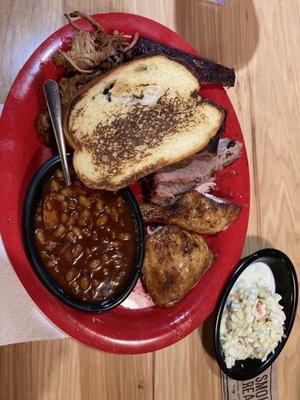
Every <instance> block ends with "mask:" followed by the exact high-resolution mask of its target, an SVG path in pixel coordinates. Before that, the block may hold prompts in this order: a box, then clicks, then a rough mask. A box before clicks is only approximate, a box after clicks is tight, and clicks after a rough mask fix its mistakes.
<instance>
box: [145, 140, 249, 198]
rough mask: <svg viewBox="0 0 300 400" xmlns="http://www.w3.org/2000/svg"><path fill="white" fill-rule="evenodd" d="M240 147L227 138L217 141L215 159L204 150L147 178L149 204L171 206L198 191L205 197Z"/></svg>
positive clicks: (236, 156)
mask: <svg viewBox="0 0 300 400" xmlns="http://www.w3.org/2000/svg"><path fill="white" fill-rule="evenodd" d="M241 149H242V144H241V143H240V142H237V141H233V140H231V139H228V138H224V139H220V141H219V144H218V151H217V154H216V155H212V154H211V153H210V152H208V151H207V150H205V151H201V152H200V153H197V154H195V155H194V156H192V157H189V158H188V159H186V160H184V161H183V162H180V163H177V164H175V165H172V166H168V167H166V168H163V169H162V170H160V171H158V172H156V173H155V174H153V175H152V176H151V177H149V178H148V181H147V185H148V190H149V189H150V191H151V198H150V200H151V202H152V203H155V204H161V205H165V204H173V203H174V202H175V201H176V200H177V198H178V197H179V196H180V195H182V194H183V193H185V192H187V191H189V190H191V189H193V188H195V187H196V186H198V187H200V189H199V191H201V192H202V193H205V192H207V191H209V189H211V188H212V187H213V185H214V178H213V176H214V174H215V173H216V172H218V171H221V170H222V169H223V168H224V167H226V166H227V165H229V164H231V163H232V162H233V161H235V160H236V159H237V158H239V157H240V155H241Z"/></svg>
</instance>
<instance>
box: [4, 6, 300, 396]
mask: <svg viewBox="0 0 300 400" xmlns="http://www.w3.org/2000/svg"><path fill="white" fill-rule="evenodd" d="M74 9H80V10H82V11H85V12H87V13H96V12H106V11H127V12H133V13H137V14H141V15H144V16H147V17H149V18H152V19H154V20H157V21H159V22H161V23H163V24H165V25H167V26H169V27H170V28H172V29H174V30H176V31H177V32H179V33H180V34H181V35H183V36H184V37H185V38H186V39H188V40H189V41H190V42H191V43H192V44H193V45H194V46H195V47H196V48H198V49H199V50H200V51H201V52H202V54H204V55H205V56H207V57H209V58H212V59H214V60H216V61H218V62H220V63H224V64H225V65H228V66H233V67H235V68H236V73H237V84H236V86H235V87H234V88H232V89H230V90H228V94H229V96H230V98H231V100H232V102H233V104H234V106H235V110H236V112H237V115H238V117H239V120H240V123H241V126H242V130H243V132H244V135H245V140H246V144H247V151H248V157H249V165H250V170H251V201H252V203H251V211H250V223H249V230H248V237H247V241H246V245H245V251H244V252H245V254H249V253H250V252H253V251H255V250H257V249H259V248H263V247H269V246H273V247H276V248H279V249H281V250H283V251H284V252H286V253H287V254H288V255H289V256H290V257H291V259H292V260H293V261H294V263H295V265H296V267H297V268H298V271H299V268H300V256H299V254H300V211H299V210H300V204H299V203H300V172H299V171H300V157H299V149H300V134H299V129H300V128H299V127H300V112H299V111H300V83H299V82H300V80H299V72H300V49H299V37H300V24H299V21H300V11H299V10H300V1H299V0H276V1H270V0H269V1H267V0H255V1H251V0H230V1H229V3H228V4H226V5H224V6H218V5H214V4H212V3H209V2H207V1H201V0H164V1H160V0H151V1H147V0H140V1H135V0H124V1H121V0H119V1H100V0H99V1H97V0H86V1H83V0H82V1H79V0H52V1H50V0H49V1H45V0H29V1H28V0H1V14H0V37H1V43H2V45H1V58H0V66H1V80H0V102H3V101H4V99H5V96H6V94H7V92H8V90H9V87H10V85H11V84H12V82H13V80H14V78H15V77H16V74H17V72H18V70H19V69H20V68H21V66H22V65H23V63H24V62H25V60H26V59H27V57H28V56H29V55H30V54H31V53H32V51H33V50H34V49H35V48H36V47H37V46H38V44H39V43H40V42H41V41H42V40H44V39H45V38H46V37H47V36H48V35H49V34H50V33H52V32H53V31H54V30H56V29H57V28H58V27H60V26H61V25H62V23H64V19H63V13H64V12H70V11H72V10H74ZM229 245H230V244H229ZM0 323H1V321H0ZM211 333H212V331H211V320H210V321H208V322H207V323H205V324H204V326H203V327H201V328H199V329H198V330H196V331H195V332H194V333H193V334H191V335H189V336H188V337H187V338H185V339H184V340H182V341H181V342H179V343H178V344H176V345H173V346H171V347H169V348H167V349H164V350H161V351H158V352H156V353H153V354H147V355H140V356H117V355H111V354H105V353H101V352H98V351H94V350H91V349H88V348H86V347H84V346H82V345H80V344H78V343H76V342H74V341H72V340H57V341H48V342H35V343H27V344H18V345H12V346H7V347H2V348H0V399H1V400H50V399H51V400H52V399H53V400H71V399H72V400H95V399H101V400H102V399H103V400H106V399H108V400H117V399H122V400H123V399H125V400H135V399H139V400H140V399H147V400H150V399H151V400H152V399H154V400H180V399H185V400H188V399H192V400H218V399H221V391H220V388H221V385H220V373H219V369H218V367H217V365H216V362H215V361H214V360H213V358H212V356H211V351H212V349H211ZM297 344H298V346H297ZM299 344H300V318H299V312H298V317H297V320H296V324H295V327H294V330H293V333H292V335H291V337H290V339H289V341H288V343H287V346H286V347H285V349H284V352H283V353H282V354H281V355H280V357H279V359H278V361H277V368H278V391H279V399H280V400H298V399H300V355H299Z"/></svg>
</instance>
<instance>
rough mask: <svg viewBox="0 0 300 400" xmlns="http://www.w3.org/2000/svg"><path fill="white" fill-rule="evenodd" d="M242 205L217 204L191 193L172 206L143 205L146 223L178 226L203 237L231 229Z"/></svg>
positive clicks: (192, 191) (193, 191)
mask: <svg viewBox="0 0 300 400" xmlns="http://www.w3.org/2000/svg"><path fill="white" fill-rule="evenodd" d="M240 209H241V206H239V205H236V204H231V203H230V202H228V201H225V200H224V201H223V202H217V201H215V200H213V199H211V198H208V197H207V196H205V195H203V194H200V193H198V192H197V191H196V190H191V191H190V192H187V193H185V194H184V195H183V196H182V197H180V199H178V200H177V201H176V203H175V204H173V205H172V206H158V205H155V204H148V203H144V204H141V211H142V215H143V218H144V221H145V222H146V223H153V222H158V223H162V224H172V225H178V226H180V227H181V228H183V229H187V230H189V231H192V232H198V233H203V234H206V233H208V234H214V233H217V232H220V231H223V230H225V229H227V228H228V226H229V225H230V224H232V222H234V221H235V220H236V219H237V217H238V216H239V212H240Z"/></svg>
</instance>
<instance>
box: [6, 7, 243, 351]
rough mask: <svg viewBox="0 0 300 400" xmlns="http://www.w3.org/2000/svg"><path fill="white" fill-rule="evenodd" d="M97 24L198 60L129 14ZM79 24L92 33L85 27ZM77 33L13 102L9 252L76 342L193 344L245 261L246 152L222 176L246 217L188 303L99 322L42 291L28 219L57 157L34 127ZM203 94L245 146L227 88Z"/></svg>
mask: <svg viewBox="0 0 300 400" xmlns="http://www.w3.org/2000/svg"><path fill="white" fill-rule="evenodd" d="M94 17H95V18H96V19H98V20H99V21H100V22H101V23H102V24H103V26H104V28H105V29H112V28H114V29H118V30H120V31H123V32H125V33H128V34H133V33H134V32H135V31H137V32H140V34H141V36H148V37H150V38H152V39H154V40H157V41H160V42H162V43H166V44H169V45H172V46H174V47H177V48H180V49H182V50H184V51H187V52H190V53H193V54H197V51H196V50H195V49H193V48H192V47H191V46H190V45H189V43H188V42H186V41H185V40H184V39H182V38H181V37H180V36H179V35H178V34H177V33H175V32H173V31H172V30H170V29H169V28H167V27H165V26H163V25H161V24H159V23H157V22H155V21H152V20H150V19H148V18H145V17H141V16H138V15H134V14H127V13H107V14H96V15H94ZM77 23H79V24H80V25H82V26H83V27H87V26H88V24H87V23H86V22H85V21H82V20H80V21H79V22H77ZM71 31H72V30H71V28H70V27H69V26H68V25H65V26H64V27H62V28H60V29H59V30H58V31H56V32H55V33H53V34H52V35H51V36H49V37H48V38H47V39H46V40H45V41H44V42H43V43H42V44H41V45H40V46H39V47H38V48H37V49H36V50H35V52H34V53H33V54H32V55H31V57H30V58H29V59H28V60H27V62H26V63H25V64H24V66H23V68H22V69H21V71H20V72H19V74H18V76H17V78H16V80H15V82H14V84H13V85H12V87H11V90H10V92H9V94H8V96H7V100H6V102H5V106H4V109H3V114H2V118H1V136H0V154H1V157H0V160H1V161H0V164H1V171H2V174H1V176H0V184H1V188H2V191H1V193H0V202H1V204H5V207H2V208H1V211H0V215H1V219H0V229H1V233H2V237H3V241H4V245H5V248H6V250H7V253H8V256H9V258H10V260H11V263H12V265H13V267H14V269H15V271H16V273H17V275H18V277H19V279H20V281H21V282H22V284H23V286H24V287H25V289H26V291H27V292H28V294H29V295H30V297H31V298H32V299H33V301H34V302H35V303H36V304H37V305H38V307H39V308H40V310H41V311H42V312H43V313H44V314H45V316H46V317H47V318H49V319H50V320H51V321H52V322H53V323H54V324H56V325H57V326H58V327H59V328H61V329H62V330H63V331H64V332H66V333H67V334H68V335H70V336H71V337H73V338H75V339H77V340H78V341H80V342H82V343H84V344H86V345H88V346H91V347H94V348H96V349H101V350H104V351H108V352H115V353H127V354H128V353H131V354H133V353H145V352H150V351H154V350H158V349H161V348H163V347H166V346H168V345H170V344H173V343H175V342H177V341H178V340H180V339H182V338H183V337H185V336H186V335H187V334H189V333H190V332H192V331H193V330H194V329H195V328H197V327H198V326H199V325H200V324H201V323H202V322H203V321H204V320H205V319H206V318H207V317H208V316H209V315H210V314H211V312H212V311H213V309H214V307H215V305H216V302H217V300H218V297H219V295H220V293H221V291H222V289H223V287H224V285H225V283H226V281H227V279H228V278H229V276H230V275H231V273H232V271H233V270H234V268H235V265H236V264H237V262H238V261H239V258H240V256H241V254H242V250H243V246H244V241H245V237H246V232H247V225H248V217H249V168H248V162H247V155H246V150H245V146H243V154H242V157H241V158H240V159H239V160H237V161H236V163H235V164H234V166H230V167H228V168H227V169H226V170H224V171H222V173H221V174H219V176H218V183H219V194H220V195H221V196H223V197H226V198H228V199H230V200H232V201H235V202H238V203H241V204H242V205H243V209H242V211H241V215H240V217H239V219H238V221H236V223H234V224H233V225H232V226H231V227H230V228H229V229H228V230H227V231H226V232H222V233H220V234H218V235H214V236H213V237H210V238H209V239H208V242H209V245H210V246H211V247H212V248H213V250H214V251H216V252H219V255H218V258H217V261H216V262H215V264H214V265H213V266H212V267H211V269H210V270H209V271H208V272H207V273H206V274H205V276H204V277H203V278H202V279H201V281H200V282H199V283H198V284H197V285H196V286H195V287H194V288H193V289H192V291H191V292H190V293H189V294H188V295H187V296H186V298H185V299H183V300H182V301H181V302H179V303H178V304H177V305H175V306H174V307H171V308H167V309H161V308H158V307H149V308H145V309H140V310H129V309H126V308H124V307H118V308H117V309H115V310H113V311H111V312H109V313H104V314H97V315H91V314H88V313H84V312H81V311H78V310H73V309H70V308H69V307H68V306H66V305H64V304H62V303H61V302H60V301H59V300H58V299H56V298H55V297H54V296H53V295H52V294H50V293H49V292H48V291H47V290H46V289H45V288H44V287H43V286H42V284H41V283H40V281H39V280H38V278H37V277H36V275H35V274H34V272H33V270H32V268H31V266H30V264H29V263H28V261H27V258H26V255H25V252H24V247H23V243H22V237H21V218H20V216H21V209H22V203H23V197H24V192H25V190H26V188H27V185H28V183H29V181H30V179H31V178H32V176H33V174H34V172H35V171H36V170H37V168H38V167H39V165H40V164H41V163H42V161H44V160H45V159H47V158H49V156H50V153H49V151H48V150H47V149H45V148H44V147H43V146H41V145H40V144H39V143H38V141H37V140H36V137H35V136H34V135H35V130H34V122H33V119H34V118H35V116H36V114H37V112H38V110H39V109H40V107H41V104H42V95H41V86H42V82H43V80H45V79H46V78H50V77H52V78H53V77H54V78H55V76H57V73H58V70H57V69H56V68H55V67H54V66H53V65H51V63H50V62H49V56H50V55H51V54H53V52H54V51H55V50H56V49H57V48H58V47H60V46H61V44H62V42H63V40H64V38H65V37H67V36H68V35H70V34H71ZM201 94H202V95H203V96H204V97H207V98H211V99H213V100H215V101H217V102H218V103H219V104H221V105H222V106H224V107H225V108H227V111H228V118H227V128H226V132H225V136H229V137H231V138H233V139H238V140H241V141H242V142H243V137H242V133H241V130H240V126H239V123H238V120H237V118H236V115H235V113H234V110H233V107H232V105H231V103H230V100H229V99H228V97H227V95H226V93H225V91H224V89H223V88H221V87H219V86H216V85H209V86H206V87H204V88H203V90H201ZM33 117H34V118H33ZM32 133H34V135H33V136H29V139H30V140H28V138H27V137H26V136H24V135H28V134H29V135H30V134H32ZM226 243H227V245H226ZM16 317H17V316H16ZM107 327H108V328H109V327H111V329H108V328H107Z"/></svg>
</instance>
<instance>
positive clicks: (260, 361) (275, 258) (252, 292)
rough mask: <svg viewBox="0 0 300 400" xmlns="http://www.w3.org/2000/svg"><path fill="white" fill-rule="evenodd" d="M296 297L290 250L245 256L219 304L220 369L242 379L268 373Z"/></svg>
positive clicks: (291, 317)
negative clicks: (287, 252)
mask: <svg viewBox="0 0 300 400" xmlns="http://www.w3.org/2000/svg"><path fill="white" fill-rule="evenodd" d="M297 299H298V284H297V276H296V272H295V268H294V266H293V263H292V262H291V260H290V259H289V258H288V256H287V255H286V254H284V253H282V252H281V251H279V250H276V249H263V250H260V251H258V252H256V253H254V254H252V255H250V256H248V257H246V258H244V259H243V260H241V262H240V263H239V264H238V266H237V268H236V270H235V272H234V273H233V275H232V276H231V278H230V279H229V281H228V283H227V285H226V288H225V290H224V291H223V293H222V295H221V297H220V301H219V304H218V308H217V315H216V319H215V326H214V348H215V354H216V359H217V362H218V364H219V366H220V368H221V370H222V371H223V372H224V373H225V374H226V375H228V376H229V377H230V378H232V379H235V380H239V381H243V380H247V379H252V378H254V377H256V376H257V375H260V374H261V373H262V372H263V371H265V370H266V369H267V368H268V367H269V366H270V365H271V364H272V363H273V362H274V361H275V359H276V358H277V357H278V356H279V354H280V352H281V351H282V349H283V347H284V346H285V343H286V341H287V339H288V337H289V335H290V333H291V330H292V327H293V323H294V319H295V315H296V311H297ZM282 313H284V321H283V319H282V316H283V315H282ZM280 325H281V326H280ZM278 339H279V340H278ZM277 340H278V341H277ZM270 349H271V350H272V351H270ZM259 357H261V358H259Z"/></svg>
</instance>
